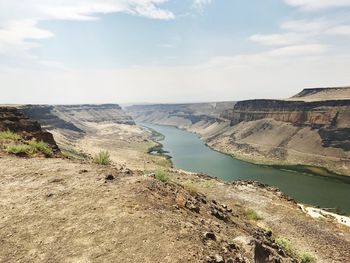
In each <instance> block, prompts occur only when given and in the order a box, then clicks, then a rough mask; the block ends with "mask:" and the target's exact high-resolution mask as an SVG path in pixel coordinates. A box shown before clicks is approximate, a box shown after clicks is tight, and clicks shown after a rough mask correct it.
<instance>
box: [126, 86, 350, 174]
mask: <svg viewBox="0 0 350 263" xmlns="http://www.w3.org/2000/svg"><path fill="white" fill-rule="evenodd" d="M349 91H350V88H334V89H330V88H327V89H307V90H304V91H302V92H301V93H299V94H298V95H296V96H294V97H292V98H290V99H286V100H247V101H240V102H237V103H233V102H231V103H225V104H220V103H219V104H216V103H214V104H209V103H208V104H204V105H206V107H204V108H205V109H206V111H203V110H200V109H201V108H203V105H202V106H199V105H201V104H197V106H196V104H181V105H144V106H133V107H129V108H128V110H129V111H130V113H131V114H132V115H133V116H134V117H135V119H136V120H138V121H144V122H151V123H156V124H166V125H174V126H177V127H180V128H185V129H187V130H189V131H192V132H196V133H198V134H200V135H201V136H202V138H203V139H204V140H206V142H207V143H208V145H209V146H211V147H213V148H215V149H217V150H219V151H222V152H225V153H228V154H232V155H234V156H236V157H237V158H240V159H244V160H247V161H251V162H256V163H264V164H280V165H300V164H301V165H310V166H319V167H325V168H327V169H329V170H332V171H336V172H338V173H342V174H350V99H349V100H347V99H344V98H346V96H347V93H348V92H349ZM311 97H312V99H311ZM330 97H334V98H335V99H326V98H330ZM294 98H299V99H294ZM218 105H220V107H217V106H218Z"/></svg>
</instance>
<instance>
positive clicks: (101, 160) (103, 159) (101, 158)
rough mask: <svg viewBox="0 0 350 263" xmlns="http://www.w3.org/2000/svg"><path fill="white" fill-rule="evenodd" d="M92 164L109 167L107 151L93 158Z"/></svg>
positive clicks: (109, 161) (109, 160)
mask: <svg viewBox="0 0 350 263" xmlns="http://www.w3.org/2000/svg"><path fill="white" fill-rule="evenodd" d="M93 161H94V163H96V164H100V165H109V164H111V159H110V154H109V152H108V151H100V152H99V153H98V154H96V155H95V156H94V159H93Z"/></svg>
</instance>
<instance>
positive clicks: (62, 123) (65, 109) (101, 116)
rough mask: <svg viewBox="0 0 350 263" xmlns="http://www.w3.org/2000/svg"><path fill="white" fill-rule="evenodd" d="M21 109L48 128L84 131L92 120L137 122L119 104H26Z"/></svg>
mask: <svg viewBox="0 0 350 263" xmlns="http://www.w3.org/2000/svg"><path fill="white" fill-rule="evenodd" d="M20 110H21V112H23V113H24V114H26V115H28V116H30V117H31V118H33V119H35V120H37V121H39V122H40V123H42V124H43V125H44V126H45V127H47V128H48V129H54V128H58V129H66V130H71V131H75V132H84V129H85V128H86V124H88V123H91V122H94V123H102V122H109V123H117V124H129V125H134V124H135V123H134V121H133V120H132V118H131V117H130V116H129V115H127V114H126V113H125V112H124V111H123V110H122V108H121V107H120V106H119V105H117V104H80V105H25V106H21V107H20Z"/></svg>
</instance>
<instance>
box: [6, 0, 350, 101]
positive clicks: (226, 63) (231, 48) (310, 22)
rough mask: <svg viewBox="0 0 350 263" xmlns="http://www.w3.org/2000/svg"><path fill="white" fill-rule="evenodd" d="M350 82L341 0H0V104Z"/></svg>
mask: <svg viewBox="0 0 350 263" xmlns="http://www.w3.org/2000/svg"><path fill="white" fill-rule="evenodd" d="M338 85H340V86H344V85H350V0H168V1H167V0H74V1H73V0H0V92H1V96H0V103H105V102H115V103H127V102H192V101H216V100H241V99H249V98H283V97H288V96H291V95H293V94H294V93H297V92H298V91H299V90H301V89H302V88H304V87H319V86H338Z"/></svg>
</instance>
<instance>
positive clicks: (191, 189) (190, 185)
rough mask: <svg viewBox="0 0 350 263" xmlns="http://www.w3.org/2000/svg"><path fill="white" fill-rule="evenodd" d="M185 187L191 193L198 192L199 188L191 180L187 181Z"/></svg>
mask: <svg viewBox="0 0 350 263" xmlns="http://www.w3.org/2000/svg"><path fill="white" fill-rule="evenodd" d="M184 188H185V190H186V191H188V192H190V193H197V192H198V188H197V187H196V185H195V184H194V183H192V182H191V181H188V182H186V183H185V184H184Z"/></svg>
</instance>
